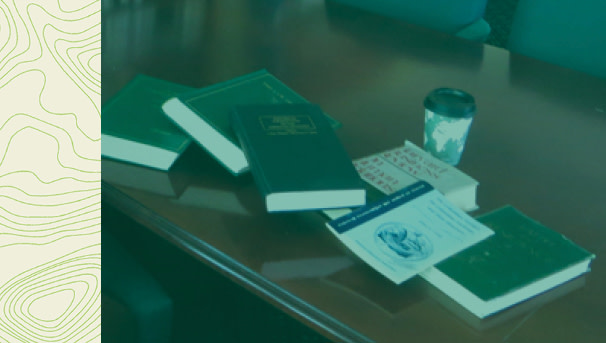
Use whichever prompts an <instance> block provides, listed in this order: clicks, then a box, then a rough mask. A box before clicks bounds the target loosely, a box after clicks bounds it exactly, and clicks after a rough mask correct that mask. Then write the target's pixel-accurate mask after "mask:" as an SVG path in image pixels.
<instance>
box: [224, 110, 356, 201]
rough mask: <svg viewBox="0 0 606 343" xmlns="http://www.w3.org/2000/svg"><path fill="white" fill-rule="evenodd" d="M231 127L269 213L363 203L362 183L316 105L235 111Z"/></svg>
mask: <svg viewBox="0 0 606 343" xmlns="http://www.w3.org/2000/svg"><path fill="white" fill-rule="evenodd" d="M232 126H233V129H234V131H235V132H236V134H237V136H238V139H239V142H240V145H241V146H242V148H243V150H244V153H245V156H246V158H247V161H248V162H249V164H250V168H251V171H252V174H253V177H254V180H255V183H256V185H257V187H258V189H259V191H260V192H261V194H262V195H263V197H264V199H265V205H266V207H267V211H268V212H278V211H300V210H316V209H326V208H340V207H357V206H362V205H364V204H365V201H366V190H365V187H364V182H363V181H362V180H361V179H360V176H359V175H358V173H357V172H356V170H355V168H354V166H353V164H352V162H351V158H350V157H349V155H348V154H347V151H346V150H345V148H344V147H343V146H342V145H341V142H340V141H339V139H338V137H337V135H336V133H335V132H334V130H333V128H332V127H331V125H330V123H329V121H328V120H327V119H326V117H325V116H324V114H323V112H322V111H321V109H320V107H319V106H317V105H312V104H276V105H249V106H237V107H235V109H234V111H233V112H232Z"/></svg>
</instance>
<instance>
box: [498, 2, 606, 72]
mask: <svg viewBox="0 0 606 343" xmlns="http://www.w3.org/2000/svg"><path fill="white" fill-rule="evenodd" d="M605 15H606V1H605V0H582V1H578V0H520V1H519V3H518V6H517V9H516V13H515V15H514V19H513V23H512V27H511V32H510V35H509V42H508V48H509V50H511V51H513V52H516V53H520V54H523V55H526V56H530V57H533V58H536V59H540V60H543V61H546V62H550V63H554V64H557V65H560V66H563V67H567V68H571V69H575V70H579V71H583V72H586V73H589V74H592V75H595V76H598V77H602V78H606V17H605Z"/></svg>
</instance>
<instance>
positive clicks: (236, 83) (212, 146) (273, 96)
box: [162, 69, 340, 175]
mask: <svg viewBox="0 0 606 343" xmlns="http://www.w3.org/2000/svg"><path fill="white" fill-rule="evenodd" d="M280 103H308V101H307V100H306V99H305V98H303V97H302V96H301V95H299V94H298V93H296V92H295V91H294V90H293V89H291V88H290V87H288V86H287V85H285V84H284V83H283V82H282V81H280V80H278V79H277V78H276V77H275V76H273V75H272V74H270V73H269V72H268V71H267V70H265V69H262V70H258V71H256V72H252V73H249V74H245V75H242V76H239V77H236V78H234V79H230V80H227V81H223V82H220V83H217V84H214V85H212V86H209V87H205V88H202V89H198V90H195V91H192V92H189V93H187V94H182V95H179V96H176V97H173V98H172V99H169V100H168V101H167V102H166V103H165V104H164V105H163V106H162V109H163V110H164V112H165V113H166V115H167V116H168V117H169V118H170V119H171V120H173V121H174V122H175V123H176V124H177V125H178V126H180V127H181V128H182V129H183V130H185V131H186V132H187V133H189V134H190V135H191V137H192V138H193V139H194V140H195V141H196V142H197V143H198V144H199V145H200V146H202V148H204V149H205V150H206V151H207V152H208V153H210V154H211V155H212V156H214V158H216V159H217V161H219V163H221V164H222V165H223V166H224V167H225V168H227V170H229V171H230V172H231V173H232V174H234V175H239V174H241V173H243V172H246V171H248V169H249V168H248V161H247V159H246V156H244V152H243V151H242V149H241V148H240V145H239V142H238V139H237V138H236V135H235V133H234V132H233V130H232V128H231V125H230V121H229V113H230V112H231V109H232V108H233V107H234V106H235V105H253V104H280ZM327 117H328V116H327ZM328 120H329V121H330V124H331V125H332V126H333V127H334V128H336V127H339V125H340V123H339V122H338V121H336V120H334V119H333V118H332V117H328Z"/></svg>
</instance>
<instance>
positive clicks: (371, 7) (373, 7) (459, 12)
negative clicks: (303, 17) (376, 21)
mask: <svg viewBox="0 0 606 343" xmlns="http://www.w3.org/2000/svg"><path fill="white" fill-rule="evenodd" d="M327 1H334V2H339V3H342V4H346V5H349V6H353V7H357V8H361V9H364V10H367V11H370V12H375V13H378V14H381V15H385V16H388V17H392V18H396V19H399V20H402V21H405V22H408V23H411V24H415V25H419V26H423V27H427V28H430V29H434V30H438V31H442V32H446V33H450V34H453V35H456V36H459V37H462V38H466V39H470V40H475V41H485V40H486V38H487V37H488V35H489V34H490V25H489V24H488V23H487V22H486V21H484V19H483V16H484V10H485V9H486V2H487V0H327Z"/></svg>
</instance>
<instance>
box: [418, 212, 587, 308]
mask: <svg viewBox="0 0 606 343" xmlns="http://www.w3.org/2000/svg"><path fill="white" fill-rule="evenodd" d="M478 221H480V222H482V223H484V224H485V225H486V226H488V227H490V228H492V229H493V230H494V232H495V235H494V236H492V237H489V238H488V239H486V240H484V241H483V242H480V243H478V244H476V245H475V246H473V247H470V248H469V249H466V250H464V251H462V252H460V253H458V254H456V255H454V256H452V257H450V258H448V259H447V260H445V261H443V262H441V263H438V264H436V265H435V266H434V267H433V268H430V269H428V270H426V271H424V272H422V273H421V276H422V277H423V278H425V279H426V280H427V281H429V282H430V283H432V284H433V285H434V286H435V287H437V288H438V289H440V290H442V292H444V293H445V294H447V295H448V296H450V297H451V298H453V299H454V300H455V301H457V302H458V303H459V304H461V305H462V306H463V307H465V308H467V309H468V310H469V311H470V312H471V313H473V314H474V315H476V316H477V317H479V318H484V317H486V316H489V315H491V314H493V313H496V312H498V311H501V310H503V309H505V308H508V307H510V306H512V305H514V304H517V303H519V302H522V301H524V300H526V299H529V298H531V297H533V296H535V295H537V294H540V293H542V292H545V291H546V290H549V289H551V288H553V287H556V286H557V285H559V284H562V283H563V282H566V281H568V280H570V279H573V278H575V277H577V276H579V275H581V274H584V273H586V272H587V271H588V270H589V264H590V263H591V260H592V259H593V258H594V257H595V256H594V255H593V254H591V253H589V252H587V251H586V250H585V249H583V248H581V247H579V246H577V245H576V244H574V243H573V242H571V241H570V240H568V239H567V238H566V237H564V236H562V235H561V234H559V233H557V232H555V231H553V230H551V229H549V228H547V227H545V226H544V225H542V224H540V223H538V222H536V221H534V220H532V219H530V218H528V217H527V216H525V215H524V214H523V213H521V212H519V211H518V210H516V209H515V208H513V207H511V206H506V207H503V208H501V209H498V210H495V211H492V212H490V213H488V214H485V215H482V216H481V217H479V218H478Z"/></svg>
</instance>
